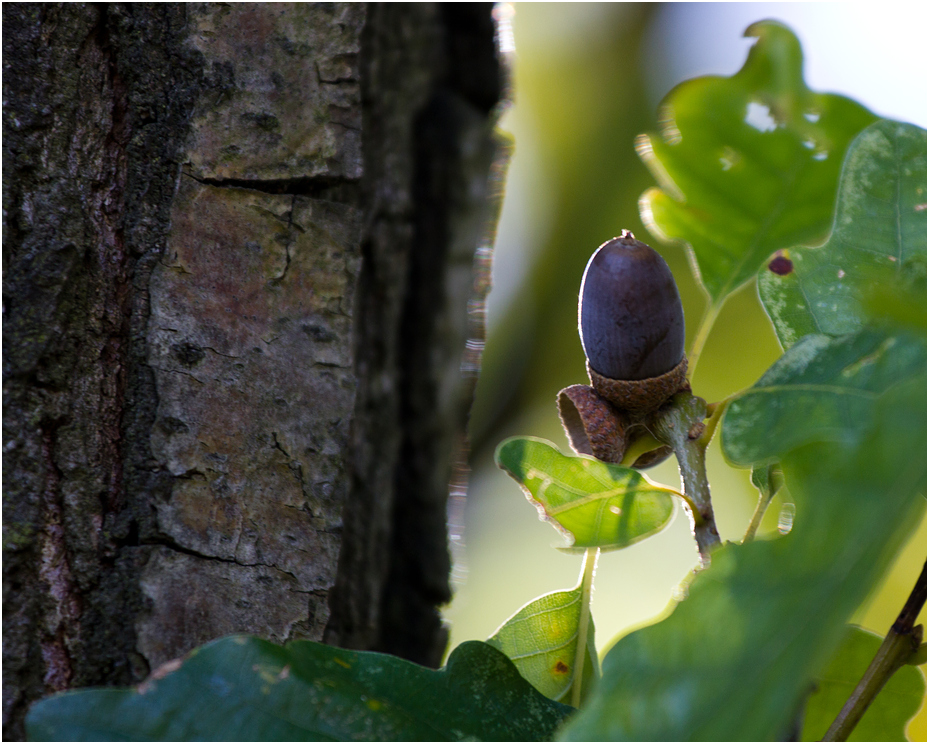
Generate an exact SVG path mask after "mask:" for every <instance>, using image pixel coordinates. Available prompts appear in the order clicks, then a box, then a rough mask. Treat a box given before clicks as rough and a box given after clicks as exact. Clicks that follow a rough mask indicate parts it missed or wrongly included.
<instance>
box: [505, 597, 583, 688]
mask: <svg viewBox="0 0 929 744" xmlns="http://www.w3.org/2000/svg"><path fill="white" fill-rule="evenodd" d="M582 601H583V596H582V592H581V587H580V586H578V587H576V588H575V589H569V590H566V591H561V592H552V593H551V594H544V595H543V596H541V597H538V598H536V599H534V600H532V601H531V602H529V603H528V604H527V605H525V606H523V607H521V608H520V609H519V611H518V612H517V613H516V614H515V615H513V617H511V618H510V619H509V620H507V621H506V622H505V623H504V624H503V625H501V626H500V628H498V629H497V632H496V633H494V635H493V637H492V638H489V639H488V641H487V643H489V644H490V645H491V646H494V647H495V648H498V649H500V650H501V651H502V652H503V653H505V654H506V655H507V656H508V657H509V658H510V660H511V661H512V662H513V663H514V664H515V665H516V668H517V669H518V670H519V673H520V674H522V675H523V677H524V678H525V679H527V680H529V682H531V683H532V685H533V686H534V687H535V688H536V689H537V690H538V691H539V692H541V693H542V694H543V695H545V696H546V697H550V698H552V699H553V700H559V701H561V702H563V703H569V702H570V701H569V699H568V698H569V695H570V691H571V684H572V683H573V682H574V672H575V669H574V665H575V659H576V656H577V636H578V632H577V630H578V621H579V620H580V617H581V605H582ZM586 645H587V653H586V655H585V664H584V680H583V682H584V685H583V688H582V689H583V690H584V692H588V691H590V690H591V689H592V688H593V686H594V684H595V683H596V680H597V678H598V677H599V676H600V662H599V660H598V658H597V647H596V644H595V643H594V627H593V621H592V620H591V621H590V623H589V625H588V628H587V643H586ZM582 702H583V698H582Z"/></svg>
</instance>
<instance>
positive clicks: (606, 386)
mask: <svg viewBox="0 0 929 744" xmlns="http://www.w3.org/2000/svg"><path fill="white" fill-rule="evenodd" d="M587 374H588V376H589V377H590V384H591V385H593V388H594V390H595V391H596V392H597V393H599V395H600V396H601V397H602V398H605V399H606V400H608V401H609V402H610V403H612V404H613V405H614V406H616V407H617V408H619V409H620V410H621V411H627V412H628V413H630V414H633V415H635V416H642V415H644V414H646V413H651V412H652V411H655V410H657V409H658V408H660V407H661V405H662V404H663V403H664V402H665V401H666V400H668V398H670V397H671V396H672V395H674V394H675V393H677V392H679V391H681V390H689V389H690V385H689V383H688V382H687V357H684V358H683V359H681V361H680V363H678V365H677V366H676V367H674V369H672V370H671V371H670V372H666V373H665V374H663V375H659V376H658V377H650V378H648V379H647V380H614V379H612V378H610V377H604V376H603V375H601V374H599V373H598V372H597V371H596V370H595V369H594V368H593V367H592V366H591V365H590V360H588V361H587Z"/></svg>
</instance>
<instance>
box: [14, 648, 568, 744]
mask: <svg viewBox="0 0 929 744" xmlns="http://www.w3.org/2000/svg"><path fill="white" fill-rule="evenodd" d="M158 676H159V675H158V674H157V673H156V675H155V677H158ZM572 710H573V709H572V708H569V707H567V706H564V705H561V704H559V703H556V702H554V701H553V700H549V699H548V698H546V697H544V696H543V695H541V694H539V693H538V692H536V690H534V689H533V688H532V686H531V685H530V684H529V683H528V682H526V681H525V680H524V679H523V678H522V677H520V675H519V673H518V672H517V671H516V669H515V667H514V666H513V664H512V663H511V662H510V661H509V660H508V659H507V658H506V657H505V656H504V655H503V654H501V653H500V652H499V651H497V650H496V649H494V648H491V647H490V646H488V645H487V644H485V643H480V642H477V641H472V642H469V643H463V644H462V645H461V646H459V647H458V648H457V649H456V650H455V652H454V653H453V654H452V655H451V656H450V657H449V660H448V664H447V666H446V667H445V668H444V669H441V670H439V671H433V670H431V669H426V668H425V667H421V666H418V665H416V664H413V663H411V662H409V661H404V660H403V659H398V658H396V657H393V656H387V655H385V654H376V653H368V652H357V651H344V650H342V649H336V648H332V647H331V646H323V645H322V644H319V643H312V642H310V641H295V642H293V643H289V644H287V645H286V646H284V647H281V646H277V645H275V644H273V643H268V642H267V641H262V640H259V639H257V638H250V637H247V636H232V637H229V638H224V639H222V640H219V641H214V642H213V643H210V644H207V645H206V646H203V647H201V648H200V649H198V650H196V651H193V652H192V653H191V654H190V655H188V656H187V658H186V659H184V661H183V662H182V663H180V664H179V665H178V668H176V669H174V670H173V671H171V672H170V673H168V674H166V675H165V676H163V677H162V678H158V679H154V678H153V679H150V680H149V681H148V682H146V683H145V684H144V685H142V686H141V687H140V688H138V689H97V690H84V691H80V692H68V693H64V694H62V695H56V696H54V697H51V698H48V699H46V700H43V701H41V702H39V703H38V704H36V705H35V706H34V707H33V708H32V710H31V711H30V713H29V716H28V718H27V720H26V727H27V732H28V735H29V738H30V739H32V740H33V741H122V740H132V741H145V740H148V741H193V740H200V741H333V740H349V741H373V740H381V741H461V740H466V739H470V740H488V741H494V740H501V741H503V740H506V741H512V740H520V739H526V738H531V739H539V740H544V739H550V738H551V735H552V732H553V731H554V729H555V727H556V726H557V725H558V723H559V722H560V721H561V720H562V719H563V718H564V717H565V716H566V715H567V714H568V713H569V712H570V711H572Z"/></svg>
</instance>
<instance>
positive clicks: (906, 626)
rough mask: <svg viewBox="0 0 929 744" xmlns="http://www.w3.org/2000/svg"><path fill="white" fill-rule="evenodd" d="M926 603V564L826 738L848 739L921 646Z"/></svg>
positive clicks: (824, 738) (824, 739)
mask: <svg viewBox="0 0 929 744" xmlns="http://www.w3.org/2000/svg"><path fill="white" fill-rule="evenodd" d="M925 603H926V564H925V563H923V571H922V573H921V574H920V575H919V578H918V579H917V580H916V586H914V587H913V591H912V592H910V596H909V597H908V598H907V600H906V604H904V605H903V609H902V610H901V611H900V614H899V615H898V616H897V619H896V621H895V622H894V624H893V625H892V626H891V628H890V632H888V633H887V637H886V638H884V642H883V643H882V644H881V647H880V648H879V649H878V650H877V654H875V656H874V659H873V660H872V661H871V664H870V665H869V666H868V668H867V670H866V671H865V673H864V676H863V677H862V678H861V681H860V682H859V683H858V686H857V687H855V689H854V691H853V692H852V694H851V696H850V697H849V698H848V700H847V701H846V702H845V705H844V706H843V707H842V710H841V711H839V715H838V716H836V719H835V721H833V722H832V725H831V726H830V727H829V730H828V731H827V732H826V735H825V736H824V737H823V739H822V740H823V741H846V740H847V739H848V737H849V734H851V733H852V731H853V730H854V728H855V726H857V725H858V721H860V720H861V717H862V716H863V715H864V714H865V711H866V710H867V709H868V706H869V705H871V702H872V701H873V700H874V698H876V697H877V694H878V693H879V692H880V691H881V690H882V689H883V687H884V685H885V684H887V680H889V679H890V678H891V677H892V676H893V675H894V672H896V671H897V670H898V669H899V668H900V667H902V666H903V665H904V664H906V663H907V662H908V661H909V660H910V659H911V658H912V657H913V654H914V653H916V651H917V650H918V649H919V647H920V644H921V643H922V640H923V626H922V625H917V626H916V627H913V623H914V622H915V621H916V617H917V615H919V611H920V610H921V609H922V607H923V605H924V604H925Z"/></svg>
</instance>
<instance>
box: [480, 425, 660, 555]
mask: <svg viewBox="0 0 929 744" xmlns="http://www.w3.org/2000/svg"><path fill="white" fill-rule="evenodd" d="M494 459H495V461H496V463H497V466H498V467H500V468H502V469H503V470H505V471H506V472H507V473H508V474H509V475H510V476H511V477H512V478H513V479H514V480H515V481H516V482H517V483H519V485H520V487H521V488H522V489H523V492H524V493H525V494H526V498H528V499H529V501H530V502H531V503H532V504H533V505H534V506H535V507H536V508H537V509H538V511H539V517H540V519H543V520H545V521H547V522H550V523H551V524H552V525H553V526H554V527H555V528H556V529H557V530H558V531H559V532H561V534H562V535H563V536H564V537H565V538H566V539H567V541H568V543H569V545H570V547H571V548H572V549H577V550H580V549H586V548H601V549H602V550H616V549H618V548H624V547H626V546H627V545H631V544H632V543H634V542H638V541H639V540H642V539H644V538H646V537H649V536H650V535H653V534H655V533H656V532H659V531H661V530H662V529H664V528H665V527H666V526H667V525H668V524H669V523H670V521H671V517H672V516H673V514H674V503H673V501H672V499H671V494H676V493H677V491H675V490H674V489H672V488H668V487H667V486H660V485H656V484H655V483H652V482H651V481H650V480H649V479H648V478H646V477H645V476H644V475H642V474H641V473H640V472H639V471H638V470H633V469H632V468H626V467H623V466H621V465H610V464H607V463H605V462H601V461H600V460H595V459H594V458H592V457H586V456H583V455H582V456H580V457H568V456H566V455H563V454H561V452H559V451H558V448H557V447H555V445H554V444H552V443H551V442H548V441H546V440H544V439H537V438H536V437H511V438H510V439H505V440H504V441H502V442H501V443H500V444H499V445H498V446H497V451H496V453H495V455H494Z"/></svg>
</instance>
